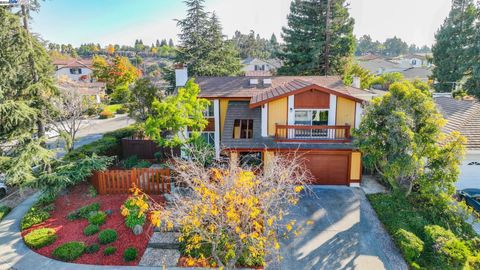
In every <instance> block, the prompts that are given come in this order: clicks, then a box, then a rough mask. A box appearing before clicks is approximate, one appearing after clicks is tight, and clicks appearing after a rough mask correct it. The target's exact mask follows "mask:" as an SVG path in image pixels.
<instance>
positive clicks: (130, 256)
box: [123, 247, 138, 262]
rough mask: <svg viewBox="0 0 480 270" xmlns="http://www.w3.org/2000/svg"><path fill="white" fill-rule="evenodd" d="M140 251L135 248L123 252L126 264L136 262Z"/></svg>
mask: <svg viewBox="0 0 480 270" xmlns="http://www.w3.org/2000/svg"><path fill="white" fill-rule="evenodd" d="M137 255H138V251H137V249H136V248H134V247H129V248H127V249H125V251H124V252H123V259H124V260H125V261H126V262H131V261H135V260H136V259H137Z"/></svg>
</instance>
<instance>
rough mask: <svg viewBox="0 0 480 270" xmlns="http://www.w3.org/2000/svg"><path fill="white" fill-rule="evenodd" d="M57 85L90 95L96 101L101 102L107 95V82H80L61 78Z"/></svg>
mask: <svg viewBox="0 0 480 270" xmlns="http://www.w3.org/2000/svg"><path fill="white" fill-rule="evenodd" d="M56 86H57V87H58V88H60V89H62V90H67V91H77V92H78V93H79V94H80V95H82V96H90V97H93V98H94V99H95V102H96V103H101V99H102V98H103V96H104V95H105V89H106V84H105V83H103V82H78V81H71V80H63V79H59V80H57V82H56Z"/></svg>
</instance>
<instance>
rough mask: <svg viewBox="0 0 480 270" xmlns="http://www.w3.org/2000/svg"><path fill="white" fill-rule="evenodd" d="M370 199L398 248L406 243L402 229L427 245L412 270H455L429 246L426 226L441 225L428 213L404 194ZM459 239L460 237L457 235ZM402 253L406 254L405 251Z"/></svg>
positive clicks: (378, 196)
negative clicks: (401, 232) (400, 234)
mask: <svg viewBox="0 0 480 270" xmlns="http://www.w3.org/2000/svg"><path fill="white" fill-rule="evenodd" d="M368 199H369V201H370V202H371V204H372V206H373V208H374V209H375V212H376V213H377V216H378V218H379V219H380V221H382V223H383V224H384V225H385V227H386V229H387V231H388V232H389V234H390V235H391V236H392V238H393V240H394V241H395V243H396V245H397V247H400V246H402V241H404V240H403V239H402V237H400V236H399V234H398V232H399V230H401V229H403V230H406V231H408V232H411V233H413V234H415V235H416V236H417V237H418V238H420V239H421V240H422V241H423V242H424V243H425V245H424V250H423V252H421V254H420V255H419V256H418V258H417V259H415V262H409V264H410V266H411V267H412V269H418V268H417V267H418V266H420V267H423V268H422V269H455V267H454V268H451V265H448V264H445V262H444V261H442V259H441V258H440V257H441V256H438V253H436V252H435V251H434V250H433V246H432V245H429V244H427V243H428V236H427V234H426V231H425V226H427V225H441V224H439V222H438V221H437V220H431V216H429V214H428V213H426V212H424V211H421V210H420V209H416V208H415V207H414V205H413V204H412V203H411V202H410V201H409V200H408V199H407V198H406V197H405V196H403V195H402V194H374V195H368ZM457 237H459V236H458V235H457ZM459 238H460V237H459ZM467 238H468V239H464V240H470V239H471V238H473V236H470V237H467ZM403 244H404V243H403ZM400 250H401V248H400ZM401 251H402V253H403V252H404V250H401ZM404 256H405V254H404ZM467 269H469V268H467Z"/></svg>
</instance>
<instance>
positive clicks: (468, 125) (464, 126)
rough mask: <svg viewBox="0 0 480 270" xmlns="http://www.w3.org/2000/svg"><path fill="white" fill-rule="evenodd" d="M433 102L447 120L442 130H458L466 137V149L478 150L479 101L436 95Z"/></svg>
mask: <svg viewBox="0 0 480 270" xmlns="http://www.w3.org/2000/svg"><path fill="white" fill-rule="evenodd" d="M435 102H436V103H437V107H438V109H439V111H440V112H441V113H442V114H443V117H444V118H445V119H446V120H447V124H446V125H445V127H444V128H443V130H444V132H446V133H450V132H452V131H458V132H460V133H461V134H462V135H463V136H465V137H466V138H467V144H466V147H467V149H468V150H480V117H479V115H480V103H479V102H478V101H474V100H457V99H454V98H451V97H437V98H435Z"/></svg>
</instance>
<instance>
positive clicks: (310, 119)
mask: <svg viewBox="0 0 480 270" xmlns="http://www.w3.org/2000/svg"><path fill="white" fill-rule="evenodd" d="M295 125H297V126H327V125H328V110H295ZM312 136H323V137H325V136H327V130H326V129H316V130H301V129H298V130H295V137H312Z"/></svg>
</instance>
